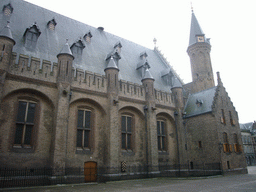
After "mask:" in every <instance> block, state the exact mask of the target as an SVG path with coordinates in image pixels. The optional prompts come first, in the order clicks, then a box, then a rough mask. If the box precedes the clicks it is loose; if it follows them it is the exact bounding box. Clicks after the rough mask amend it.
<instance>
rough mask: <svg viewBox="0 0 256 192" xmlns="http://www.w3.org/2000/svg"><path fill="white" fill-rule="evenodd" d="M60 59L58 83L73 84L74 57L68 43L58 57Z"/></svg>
mask: <svg viewBox="0 0 256 192" xmlns="http://www.w3.org/2000/svg"><path fill="white" fill-rule="evenodd" d="M57 58H58V64H59V68H58V75H57V79H58V82H66V83H71V80H72V63H73V60H74V56H73V55H72V52H71V50H70V47H69V45H68V42H66V44H65V45H64V47H63V48H62V50H61V52H60V53H59V54H58V55H57Z"/></svg>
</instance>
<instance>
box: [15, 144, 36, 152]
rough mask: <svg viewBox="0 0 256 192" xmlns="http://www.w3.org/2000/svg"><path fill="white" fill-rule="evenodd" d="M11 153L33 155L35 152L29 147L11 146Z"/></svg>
mask: <svg viewBox="0 0 256 192" xmlns="http://www.w3.org/2000/svg"><path fill="white" fill-rule="evenodd" d="M11 151H12V152H14V153H34V152H35V150H34V149H33V148H32V147H31V146H25V147H22V146H13V148H12V149H11Z"/></svg>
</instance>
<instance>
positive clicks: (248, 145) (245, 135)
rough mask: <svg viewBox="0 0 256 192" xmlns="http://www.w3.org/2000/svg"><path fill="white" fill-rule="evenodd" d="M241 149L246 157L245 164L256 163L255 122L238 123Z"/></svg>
mask: <svg viewBox="0 0 256 192" xmlns="http://www.w3.org/2000/svg"><path fill="white" fill-rule="evenodd" d="M240 129H241V135H242V141H243V149H244V154H245V158H246V162H247V165H248V166H250V165H255V164H256V158H255V157H256V136H255V133H256V123H255V122H251V123H244V124H240Z"/></svg>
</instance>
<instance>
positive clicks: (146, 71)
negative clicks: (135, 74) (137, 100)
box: [142, 68, 155, 80]
mask: <svg viewBox="0 0 256 192" xmlns="http://www.w3.org/2000/svg"><path fill="white" fill-rule="evenodd" d="M145 79H152V80H155V79H154V78H153V76H152V75H151V73H150V71H149V70H148V68H147V69H146V70H145V75H144V77H143V78H142V80H145Z"/></svg>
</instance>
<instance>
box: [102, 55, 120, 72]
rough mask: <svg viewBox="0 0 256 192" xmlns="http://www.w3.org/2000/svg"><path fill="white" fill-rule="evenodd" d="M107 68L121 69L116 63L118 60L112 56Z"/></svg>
mask: <svg viewBox="0 0 256 192" xmlns="http://www.w3.org/2000/svg"><path fill="white" fill-rule="evenodd" d="M106 69H117V70H118V71H119V69H118V67H117V65H116V62H115V60H114V59H113V57H112V56H111V58H110V61H109V63H108V65H107V67H106V68H105V70H106Z"/></svg>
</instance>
